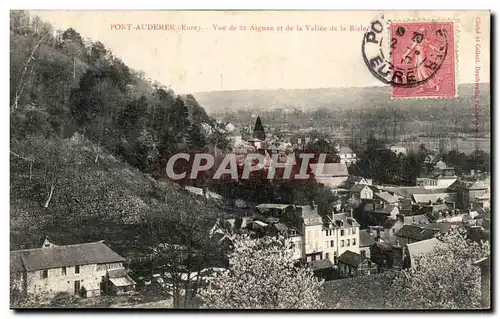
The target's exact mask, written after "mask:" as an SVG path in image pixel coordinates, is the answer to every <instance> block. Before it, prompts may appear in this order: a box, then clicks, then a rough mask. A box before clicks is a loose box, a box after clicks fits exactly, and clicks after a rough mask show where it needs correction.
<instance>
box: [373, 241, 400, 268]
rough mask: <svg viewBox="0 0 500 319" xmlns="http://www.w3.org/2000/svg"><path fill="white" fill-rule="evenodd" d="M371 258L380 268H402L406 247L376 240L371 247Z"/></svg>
mask: <svg viewBox="0 0 500 319" xmlns="http://www.w3.org/2000/svg"><path fill="white" fill-rule="evenodd" d="M370 254H371V260H372V261H373V262H374V263H376V264H377V266H378V268H379V269H380V270H384V269H402V268H403V255H404V247H403V246H401V245H399V244H396V245H394V244H391V243H389V242H376V243H375V245H372V246H371V247H370Z"/></svg>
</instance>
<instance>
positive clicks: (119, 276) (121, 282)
mask: <svg viewBox="0 0 500 319" xmlns="http://www.w3.org/2000/svg"><path fill="white" fill-rule="evenodd" d="M106 279H107V280H105V281H104V285H103V286H104V291H105V292H106V294H108V295H123V294H126V293H128V292H130V291H133V290H134V289H135V282H134V281H133V280H132V278H130V277H129V276H128V274H127V270H126V269H125V268H124V267H120V268H115V269H109V270H108V271H107V273H106Z"/></svg>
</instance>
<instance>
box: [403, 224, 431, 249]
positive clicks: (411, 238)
mask: <svg viewBox="0 0 500 319" xmlns="http://www.w3.org/2000/svg"><path fill="white" fill-rule="evenodd" d="M436 233H437V231H436V230H435V229H428V228H424V227H420V226H416V225H404V226H403V227H402V228H401V229H400V230H398V231H397V232H396V234H395V235H396V238H397V241H399V243H400V244H401V245H407V244H411V243H414V242H417V241H421V240H426V239H431V238H433V237H434V235H435V234H436Z"/></svg>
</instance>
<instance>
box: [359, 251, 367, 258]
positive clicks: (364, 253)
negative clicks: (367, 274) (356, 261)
mask: <svg viewBox="0 0 500 319" xmlns="http://www.w3.org/2000/svg"><path fill="white" fill-rule="evenodd" d="M360 253H361V256H363V257H365V258H366V251H365V250H362V251H360Z"/></svg>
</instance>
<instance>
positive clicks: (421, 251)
mask: <svg viewBox="0 0 500 319" xmlns="http://www.w3.org/2000/svg"><path fill="white" fill-rule="evenodd" d="M438 244H439V240H438V239H437V238H430V239H426V240H421V241H418V242H414V243H411V244H408V245H406V251H407V256H405V257H407V258H408V261H409V264H408V266H415V263H416V260H417V259H418V258H419V257H420V256H424V255H426V254H428V253H430V252H431V251H433V250H434V249H435V248H436V246H438Z"/></svg>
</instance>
